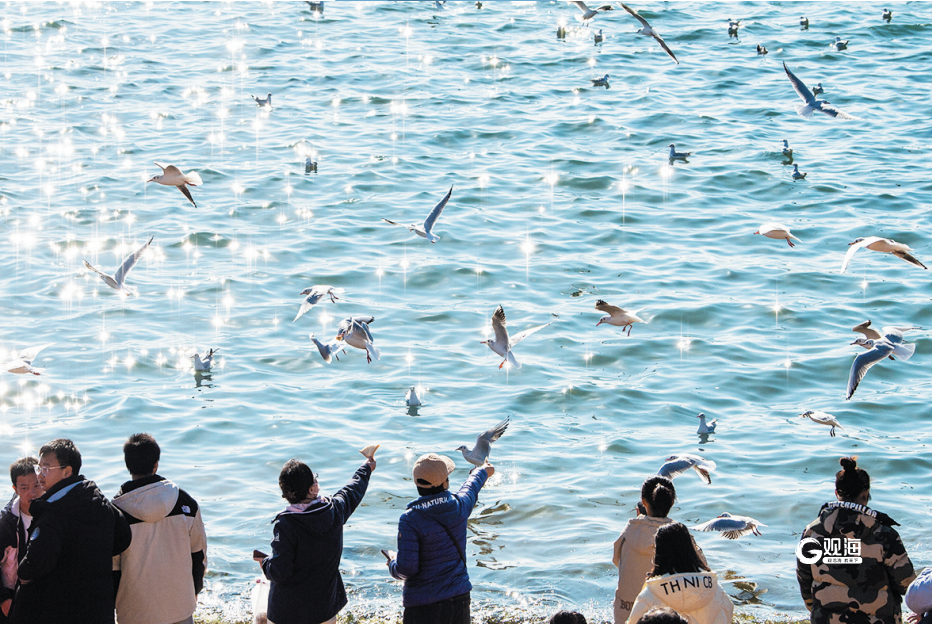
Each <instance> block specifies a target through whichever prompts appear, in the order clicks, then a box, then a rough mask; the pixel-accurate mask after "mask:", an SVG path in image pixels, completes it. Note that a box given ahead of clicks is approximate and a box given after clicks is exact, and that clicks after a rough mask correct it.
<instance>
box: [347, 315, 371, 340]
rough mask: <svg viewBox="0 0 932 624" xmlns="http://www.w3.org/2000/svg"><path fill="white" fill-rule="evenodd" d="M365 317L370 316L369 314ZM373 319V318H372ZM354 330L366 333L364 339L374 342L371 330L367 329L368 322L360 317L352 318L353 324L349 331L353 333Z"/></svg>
mask: <svg viewBox="0 0 932 624" xmlns="http://www.w3.org/2000/svg"><path fill="white" fill-rule="evenodd" d="M366 318H370V319H371V318H372V317H371V316H369V317H366ZM373 320H374V319H373ZM356 331H361V332H362V333H364V334H365V335H366V340H367V341H368V342H375V339H373V338H372V332H370V331H369V322H367V321H366V320H364V319H362V318H356V319H353V326H352V328H351V330H350V332H349V333H351V334H352V333H354V332H356Z"/></svg>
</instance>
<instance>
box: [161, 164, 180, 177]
mask: <svg viewBox="0 0 932 624" xmlns="http://www.w3.org/2000/svg"><path fill="white" fill-rule="evenodd" d="M155 164H157V165H159V163H155ZM159 167H161V168H162V171H164V172H165V175H176V176H178V177H179V178H180V177H182V176H183V175H184V174H183V173H181V169H179V168H178V167H176V166H175V165H159Z"/></svg>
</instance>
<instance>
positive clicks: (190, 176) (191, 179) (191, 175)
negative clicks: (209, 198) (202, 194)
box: [184, 171, 204, 186]
mask: <svg viewBox="0 0 932 624" xmlns="http://www.w3.org/2000/svg"><path fill="white" fill-rule="evenodd" d="M184 181H185V182H187V183H188V184H190V185H191V186H200V185H201V184H203V183H204V182H203V181H202V180H201V176H200V174H199V173H198V172H197V171H189V172H188V173H186V174H184Z"/></svg>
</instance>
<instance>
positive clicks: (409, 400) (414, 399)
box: [405, 386, 421, 407]
mask: <svg viewBox="0 0 932 624" xmlns="http://www.w3.org/2000/svg"><path fill="white" fill-rule="evenodd" d="M405 403H406V404H407V405H409V406H411V407H417V406H418V405H420V404H421V397H419V396H418V395H417V388H416V387H414V386H411V387H410V388H408V392H407V393H406V394H405Z"/></svg>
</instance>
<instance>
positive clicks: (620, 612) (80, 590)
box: [0, 433, 932, 624]
mask: <svg viewBox="0 0 932 624" xmlns="http://www.w3.org/2000/svg"><path fill="white" fill-rule="evenodd" d="M123 455H124V460H125V463H126V468H127V471H128V472H129V475H130V479H129V480H128V481H127V482H126V483H124V484H123V485H122V486H121V487H120V490H119V492H118V493H117V494H116V496H114V498H113V500H108V499H107V497H106V496H104V494H103V493H102V492H101V491H100V490H99V489H98V488H97V486H96V485H95V484H94V482H93V481H90V480H88V479H87V478H85V477H84V476H83V475H82V474H81V453H80V452H79V451H78V448H77V447H76V446H75V444H74V443H73V442H72V441H71V440H67V439H57V440H52V441H51V442H49V443H48V444H45V445H44V446H42V448H40V449H39V457H38V459H37V458H34V457H24V458H21V459H18V460H16V461H15V462H13V464H12V465H11V466H10V480H11V482H12V488H13V492H14V495H13V497H12V499H11V500H10V502H9V503H8V504H7V505H6V507H5V508H4V509H3V510H2V512H0V550H2V553H3V558H2V561H0V572H2V574H0V576H2V588H0V622H13V623H22V624H32V623H36V624H38V623H42V624H52V623H56V624H63V623H64V624H68V623H75V624H78V623H82V624H83V623H90V624H97V623H112V622H114V621H119V622H123V624H127V623H130V624H185V623H187V624H193V621H194V620H193V614H194V611H195V608H196V606H197V595H198V593H199V592H200V591H201V588H202V587H203V581H204V574H205V571H206V567H207V536H206V533H205V530H204V523H203V520H202V518H201V511H200V508H199V506H198V504H197V502H196V501H195V500H194V499H193V498H192V497H191V496H190V495H189V494H188V493H187V492H185V491H184V490H182V489H181V488H179V487H178V486H177V485H175V484H174V483H172V482H171V481H169V480H168V479H166V478H164V477H162V476H160V475H159V474H158V467H159V456H160V449H159V445H158V443H157V442H156V441H155V439H154V438H153V437H152V436H151V435H149V434H146V433H139V434H135V435H133V436H131V437H130V438H129V439H128V440H127V441H126V443H125V444H124V446H123ZM840 463H841V466H842V469H841V470H839V471H838V473H837V474H836V476H835V498H836V499H837V500H832V501H829V502H827V503H825V504H824V505H823V506H822V508H821V510H820V511H819V515H818V517H817V518H816V519H815V520H813V521H812V522H811V523H809V525H808V526H807V527H806V528H805V529H804V530H803V533H802V536H801V540H800V545H799V548H798V550H797V560H798V562H797V570H796V574H797V579H798V581H799V588H800V593H801V596H802V598H803V601H804V603H805V605H806V607H807V609H808V610H809V612H810V614H811V621H812V622H813V624H902V604H903V601H904V598H905V602H906V605H907V606H908V607H909V609H910V610H911V611H913V613H914V615H912V616H911V617H910V621H911V622H912V623H913V624H919V623H920V621H921V624H932V568H930V569H927V570H925V571H924V572H923V573H922V574H921V575H918V576H917V575H916V572H915V571H914V569H913V564H912V562H911V561H910V559H909V556H908V554H907V552H906V548H905V546H904V545H903V542H902V540H901V539H900V536H899V534H898V533H897V532H896V529H895V528H894V527H895V526H897V523H896V521H894V520H893V519H892V518H890V517H889V516H888V515H886V514H884V513H883V512H880V511H877V510H874V509H871V508H870V507H868V502H869V501H870V498H871V490H870V483H871V481H870V476H869V475H868V473H867V472H866V471H865V470H864V469H863V468H861V467H859V466H858V465H857V461H856V459H855V458H851V457H843V458H841V460H840ZM375 468H376V460H375V457H374V456H373V455H370V456H368V457H367V458H366V461H365V463H363V464H362V465H361V466H360V467H359V468H358V469H357V470H356V471H355V473H354V474H353V476H352V477H351V478H350V480H349V482H348V483H347V484H346V486H344V487H343V488H342V489H340V490H339V491H338V492H336V493H335V494H333V495H332V496H324V495H323V494H322V493H321V491H320V485H319V483H318V480H317V475H316V474H315V473H314V472H313V471H312V470H311V468H310V467H309V466H308V465H307V464H306V463H304V462H302V461H300V460H297V459H291V460H289V461H288V462H287V463H285V465H284V466H283V467H282V469H281V473H280V474H279V479H278V483H279V487H280V489H281V493H282V497H283V498H284V499H285V500H287V501H288V506H287V507H286V508H285V509H284V510H283V511H281V512H280V513H279V514H278V515H277V516H276V517H275V520H274V525H273V529H272V531H273V538H272V543H271V550H272V553H271V555H267V554H265V553H263V552H261V551H258V550H256V551H254V552H253V558H254V559H255V560H256V561H257V562H258V563H259V564H260V565H261V568H262V572H263V574H264V575H265V577H266V578H267V579H268V581H269V586H270V587H269V593H268V607H267V611H266V613H265V614H264V618H265V621H267V622H270V623H272V624H335V622H336V618H337V615H338V614H339V612H340V611H341V610H342V609H343V608H344V607H345V606H346V605H347V602H348V599H347V595H346V590H345V588H344V585H343V579H342V577H341V575H340V559H341V556H342V551H343V527H344V525H345V524H346V522H347V520H348V519H349V518H350V516H351V515H352V514H353V512H354V511H355V510H356V508H357V507H358V506H359V504H360V502H362V499H363V498H364V497H365V494H366V489H367V487H368V485H369V479H370V478H371V476H372V473H373V471H374V470H375ZM453 470H454V463H453V461H452V460H451V459H450V458H448V457H445V456H443V455H438V454H435V453H428V454H426V455H422V456H421V457H420V458H418V460H417V461H416V462H415V464H414V468H413V471H412V476H413V478H414V482H415V487H416V489H417V493H418V497H417V498H416V499H414V500H413V501H411V502H410V503H409V504H408V505H407V507H406V509H405V511H404V513H402V515H401V517H400V519H399V521H398V541H397V544H398V546H397V547H398V551H397V552H393V551H389V550H383V551H382V552H383V554H384V555H385V558H386V562H385V563H386V565H387V567H388V573H389V574H390V575H391V576H392V577H393V578H395V579H398V580H400V581H403V583H404V585H403V589H402V604H403V606H404V611H403V622H404V624H469V622H470V621H471V615H470V593H471V591H472V585H471V583H470V580H469V571H468V558H467V555H466V545H467V544H466V532H467V531H466V528H467V521H468V519H469V516H470V514H471V512H472V510H473V508H474V507H475V505H476V502H477V500H478V496H479V492H480V490H481V489H482V487H483V485H485V483H486V481H487V480H488V478H489V477H491V476H492V475H493V474H494V473H495V468H494V467H493V466H492V465H491V464H490V463H488V461H486V462H485V463H484V464H483V465H481V466H477V467H476V468H474V469H473V470H472V472H471V473H470V475H469V477H468V478H467V479H466V481H465V482H464V483H463V484H462V485H461V486H460V488H459V490H458V491H457V492H455V493H453V492H451V491H450V474H451V473H452V472H453ZM640 498H641V500H640V502H639V504H638V506H637V516H636V517H635V518H632V519H631V520H629V521H628V523H627V525H626V526H625V528H624V530H623V531H622V532H621V535H620V536H619V538H618V540H617V541H616V542H615V544H614V554H613V558H612V561H613V563H614V564H615V566H616V567H617V568H618V589H617V591H616V593H615V601H614V621H615V624H622V623H630V624H729V623H730V622H731V621H732V616H733V612H734V606H733V603H732V601H731V599H730V598H729V597H728V595H727V594H726V593H725V591H724V590H723V588H722V586H721V584H720V583H719V579H718V577H717V575H716V574H715V572H713V571H712V570H711V567H710V565H709V562H708V561H707V560H706V558H705V556H704V555H703V553H702V550H701V549H700V548H699V547H698V546H697V545H696V543H695V541H694V540H693V537H692V535H691V534H690V532H689V529H687V527H686V526H684V525H683V524H681V523H679V522H675V521H674V520H672V519H671V518H669V517H668V514H669V512H670V510H671V509H672V507H673V505H674V503H675V502H676V489H675V488H674V485H673V482H672V481H671V480H670V479H667V478H666V477H661V476H654V477H650V478H648V479H647V480H646V481H644V484H643V486H642V487H641V497H640ZM842 544H844V546H842ZM549 621H550V623H551V624H580V623H582V624H585V622H586V618H585V616H584V615H583V614H581V613H579V612H576V611H560V612H558V613H556V614H554V615H553V617H551V618H550V620H549Z"/></svg>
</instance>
